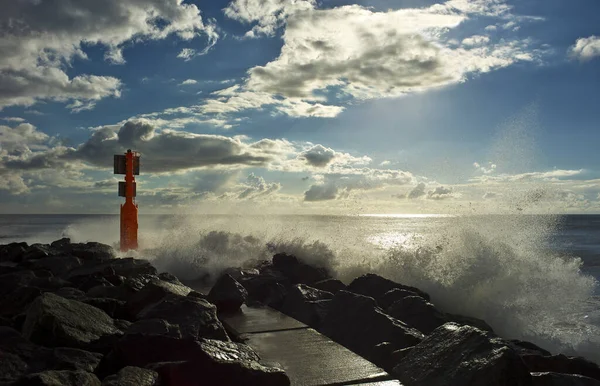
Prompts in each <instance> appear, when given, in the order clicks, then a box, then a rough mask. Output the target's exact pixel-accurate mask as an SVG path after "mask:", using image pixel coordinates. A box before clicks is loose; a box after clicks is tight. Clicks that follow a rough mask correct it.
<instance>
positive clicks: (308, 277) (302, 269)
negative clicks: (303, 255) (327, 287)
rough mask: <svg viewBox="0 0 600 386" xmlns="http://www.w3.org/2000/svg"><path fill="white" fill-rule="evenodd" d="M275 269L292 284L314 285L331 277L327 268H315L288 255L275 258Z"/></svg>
mask: <svg viewBox="0 0 600 386" xmlns="http://www.w3.org/2000/svg"><path fill="white" fill-rule="evenodd" d="M273 269H275V270H277V271H279V272H281V273H283V275H284V276H285V277H287V278H288V279H289V280H290V282H291V283H292V284H299V283H302V284H312V283H315V282H317V281H321V280H325V279H329V278H330V277H331V275H330V274H329V272H327V270H326V269H325V268H321V267H313V266H311V265H308V264H306V263H304V262H301V261H300V260H298V258H297V257H296V256H293V255H288V254H287V253H278V254H276V255H275V256H273Z"/></svg>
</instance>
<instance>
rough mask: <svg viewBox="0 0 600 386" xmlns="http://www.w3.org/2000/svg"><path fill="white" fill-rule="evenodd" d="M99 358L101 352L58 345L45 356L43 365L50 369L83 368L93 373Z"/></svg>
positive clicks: (100, 358)
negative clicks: (45, 362)
mask: <svg viewBox="0 0 600 386" xmlns="http://www.w3.org/2000/svg"><path fill="white" fill-rule="evenodd" d="M101 360H102V354H99V353H96V352H89V351H84V350H79V349H76V348H68V347H58V348H55V349H53V350H52V353H51V354H49V356H48V357H47V359H46V361H47V364H46V365H45V367H46V368H48V369H52V370H73V371H74V370H83V371H87V372H90V373H93V372H94V371H96V367H98V364H100V361H101Z"/></svg>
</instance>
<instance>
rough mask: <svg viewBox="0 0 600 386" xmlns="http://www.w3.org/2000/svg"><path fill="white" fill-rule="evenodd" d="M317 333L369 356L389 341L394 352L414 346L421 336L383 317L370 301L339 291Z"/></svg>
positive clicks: (373, 302) (413, 330)
mask: <svg viewBox="0 0 600 386" xmlns="http://www.w3.org/2000/svg"><path fill="white" fill-rule="evenodd" d="M320 331H321V332H322V333H323V334H325V335H327V336H328V337H330V338H331V339H333V340H335V341H336V342H338V343H340V344H342V345H344V346H346V347H348V348H349V349H350V350H352V351H355V352H356V353H358V354H360V355H362V356H365V357H370V356H371V354H372V350H373V348H374V347H375V346H376V345H377V344H379V343H382V342H390V343H392V344H393V345H394V347H395V348H396V349H401V348H405V347H410V346H414V345H416V344H417V343H419V342H420V341H421V340H422V339H423V337H424V336H423V334H421V333H420V332H419V331H418V330H416V329H414V328H411V327H409V326H408V325H406V324H404V323H403V322H401V321H399V320H397V319H395V318H393V317H391V316H389V315H386V314H385V313H384V312H383V311H382V310H381V309H380V308H378V307H377V304H376V302H375V300H374V299H373V298H370V297H367V296H362V295H358V294H355V293H352V292H347V291H339V292H338V293H337V294H335V296H334V297H333V300H332V301H331V304H330V305H329V310H328V312H327V316H326V317H325V319H324V320H323V323H322V326H321V329H320Z"/></svg>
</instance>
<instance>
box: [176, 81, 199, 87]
mask: <svg viewBox="0 0 600 386" xmlns="http://www.w3.org/2000/svg"><path fill="white" fill-rule="evenodd" d="M192 84H198V81H197V80H194V79H186V80H184V81H183V82H181V83H179V85H180V86H188V85H192Z"/></svg>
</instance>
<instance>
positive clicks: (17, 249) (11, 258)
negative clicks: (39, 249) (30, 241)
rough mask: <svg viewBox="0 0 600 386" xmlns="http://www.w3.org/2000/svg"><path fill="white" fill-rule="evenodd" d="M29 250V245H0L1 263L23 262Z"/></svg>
mask: <svg viewBox="0 0 600 386" xmlns="http://www.w3.org/2000/svg"><path fill="white" fill-rule="evenodd" d="M27 248H29V246H28V245H27V243H10V244H7V245H0V262H13V263H18V262H19V261H21V260H22V258H23V255H24V254H25V251H26V250H27Z"/></svg>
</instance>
